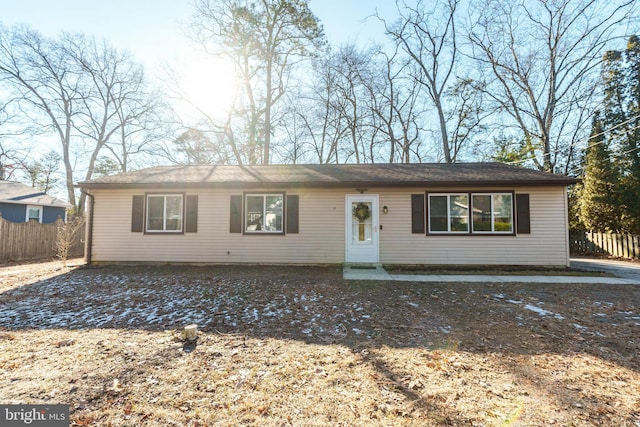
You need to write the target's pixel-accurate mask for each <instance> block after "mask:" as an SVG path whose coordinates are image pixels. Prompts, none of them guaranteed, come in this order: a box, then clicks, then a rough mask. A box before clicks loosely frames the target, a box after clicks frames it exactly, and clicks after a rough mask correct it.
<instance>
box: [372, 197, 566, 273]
mask: <svg viewBox="0 0 640 427" xmlns="http://www.w3.org/2000/svg"><path fill="white" fill-rule="evenodd" d="M507 190H509V191H511V190H515V192H516V193H527V194H529V195H530V210H531V234H519V235H517V236H512V235H508V236H507V235H502V236H500V235H496V236H491V235H424V234H411V200H410V199H411V194H417V193H423V192H424V191H425V189H423V188H416V189H413V190H412V191H410V190H403V191H397V192H385V193H381V196H380V205H381V206H384V205H386V206H388V207H389V213H388V214H386V215H381V216H380V224H381V225H382V226H383V229H382V230H381V231H380V260H381V262H382V263H383V264H385V263H386V264H434V265H439V264H470V265H483V264H498V265H499V264H512V265H558V266H565V265H567V262H568V260H567V252H568V251H567V230H566V219H567V213H566V208H567V207H566V201H565V193H564V189H563V188H562V187H553V188H549V187H528V188H508V189H507V188H491V189H488V188H482V189H474V188H470V189H464V192H474V191H482V192H486V191H495V192H499V191H507ZM428 191H429V192H431V193H436V192H459V191H458V190H454V191H452V190H451V189H447V188H433V189H428Z"/></svg>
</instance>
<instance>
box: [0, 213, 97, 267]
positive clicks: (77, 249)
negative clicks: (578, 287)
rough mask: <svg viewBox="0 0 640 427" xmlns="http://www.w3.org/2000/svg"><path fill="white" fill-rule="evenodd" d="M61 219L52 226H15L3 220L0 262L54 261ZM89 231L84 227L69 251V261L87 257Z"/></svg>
mask: <svg viewBox="0 0 640 427" xmlns="http://www.w3.org/2000/svg"><path fill="white" fill-rule="evenodd" d="M62 224H63V222H62V220H61V219H58V220H57V221H56V222H52V223H50V224H40V223H38V222H36V221H29V222H11V221H7V220H5V219H4V218H1V217H0V262H7V261H25V260H34V259H44V258H53V257H55V256H56V255H57V251H56V240H57V237H58V230H59V227H60V226H61V225H62ZM84 234H85V228H84V227H80V228H79V229H78V231H77V233H76V236H75V238H74V240H73V243H72V245H71V247H70V249H69V255H68V256H69V258H71V257H80V256H83V255H84Z"/></svg>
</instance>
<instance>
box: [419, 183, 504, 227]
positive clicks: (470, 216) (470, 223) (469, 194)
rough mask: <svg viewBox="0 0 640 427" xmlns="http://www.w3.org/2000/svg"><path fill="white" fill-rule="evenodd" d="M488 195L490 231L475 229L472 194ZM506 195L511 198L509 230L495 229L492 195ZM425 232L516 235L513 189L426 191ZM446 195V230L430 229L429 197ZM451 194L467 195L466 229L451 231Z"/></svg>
mask: <svg viewBox="0 0 640 427" xmlns="http://www.w3.org/2000/svg"><path fill="white" fill-rule="evenodd" d="M485 195H486V196H490V197H491V199H490V200H491V211H492V212H491V231H475V230H474V227H473V196H485ZM497 195H508V196H510V198H511V210H510V212H511V230H509V231H495V224H494V221H495V218H494V215H493V206H494V196H497ZM426 196H427V197H426V226H427V230H426V234H427V235H436V236H440V235H445V236H515V235H516V206H515V199H516V197H515V191H513V190H507V191H465V192H433V193H430V192H426ZM432 196H446V197H447V231H433V230H432V229H431V210H432V209H431V197H432ZM451 196H467V197H468V199H467V200H468V203H469V207H468V210H467V221H468V223H467V225H468V229H467V231H451V219H452V217H451V206H450V205H451Z"/></svg>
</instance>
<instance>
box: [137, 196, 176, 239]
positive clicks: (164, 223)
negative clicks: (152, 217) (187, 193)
mask: <svg viewBox="0 0 640 427" xmlns="http://www.w3.org/2000/svg"><path fill="white" fill-rule="evenodd" d="M176 196H179V197H180V206H181V209H180V229H179V230H167V197H176ZM152 197H162V198H163V200H164V203H163V212H162V230H150V229H149V198H152ZM144 222H145V225H144V229H145V232H146V233H183V231H184V194H182V193H163V194H147V195H146V197H145V221H144Z"/></svg>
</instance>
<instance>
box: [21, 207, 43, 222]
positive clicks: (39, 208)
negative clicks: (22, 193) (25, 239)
mask: <svg viewBox="0 0 640 427" xmlns="http://www.w3.org/2000/svg"><path fill="white" fill-rule="evenodd" d="M29 209H38V222H39V223H40V224H42V214H43V211H44V206H36V205H27V209H26V212H25V220H24V221H25V222H29V219H30V218H29Z"/></svg>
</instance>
